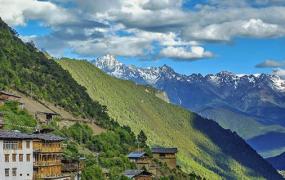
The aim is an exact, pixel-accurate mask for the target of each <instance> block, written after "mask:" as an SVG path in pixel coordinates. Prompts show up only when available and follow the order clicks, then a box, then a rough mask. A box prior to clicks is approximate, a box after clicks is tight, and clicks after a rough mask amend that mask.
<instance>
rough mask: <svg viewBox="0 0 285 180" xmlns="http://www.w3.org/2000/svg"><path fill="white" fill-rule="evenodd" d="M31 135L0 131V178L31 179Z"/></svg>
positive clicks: (6, 179)
mask: <svg viewBox="0 0 285 180" xmlns="http://www.w3.org/2000/svg"><path fill="white" fill-rule="evenodd" d="M32 139H33V138H32V136H30V135H28V134H24V133H20V132H17V131H3V130H1V131H0V171H1V172H0V179H1V180H2V179H3V180H4V179H5V180H9V179H11V180H12V179H13V180H14V179H24V180H32V179H33V140H32Z"/></svg>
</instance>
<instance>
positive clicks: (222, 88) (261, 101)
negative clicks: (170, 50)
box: [92, 55, 285, 157]
mask: <svg viewBox="0 0 285 180" xmlns="http://www.w3.org/2000/svg"><path fill="white" fill-rule="evenodd" d="M92 63H93V64H94V65H95V66H96V67H98V68H100V69H101V70H103V71H104V72H106V73H107V74H109V75H112V76H115V77H117V78H120V79H125V80H131V81H134V82H135V83H138V84H143V85H151V86H153V87H154V88H157V89H159V90H161V91H164V92H165V93H166V94H167V96H168V97H169V100H170V102H171V103H173V104H177V105H180V106H182V107H184V108H187V109H189V110H191V111H194V112H196V113H199V114H200V115H202V116H204V117H207V118H209V119H213V120H215V121H216V122H218V123H219V124H220V125H221V126H222V127H224V128H227V129H228V128H230V129H232V130H233V131H236V132H238V134H240V135H241V136H242V137H243V138H245V139H246V140H249V139H251V138H254V137H257V136H261V135H263V134H266V133H267V132H269V131H272V132H282V133H284V132H285V123H284V121H283V120H284V119H285V103H284V102H285V80H283V79H281V78H280V77H279V76H276V75H269V74H234V73H232V72H228V71H222V72H219V73H216V74H207V75H202V74H199V73H198V74H191V75H183V74H179V73H176V72H175V71H174V70H173V69H172V68H171V67H169V66H167V65H164V66H161V67H149V68H137V67H135V66H128V65H125V64H123V63H121V62H119V61H118V60H117V59H116V58H115V57H114V56H112V55H107V56H103V57H99V58H97V60H95V61H92ZM109 63H111V64H112V66H109ZM209 108H210V110H209ZM221 112H226V113H221ZM240 119H241V121H239V123H243V125H242V126H233V125H234V124H237V122H236V121H237V120H240ZM245 119H246V120H245ZM244 127H246V128H244ZM248 127H251V128H252V129H254V131H253V132H254V133H252V130H251V129H250V128H248ZM261 137H263V138H265V137H264V136H261ZM249 142H250V144H251V145H252V146H253V147H259V146H257V143H260V142H262V140H261V141H258V142H255V141H249ZM264 143H266V142H265V141H264ZM264 145H266V144H264ZM256 150H258V152H259V153H261V154H262V155H263V156H265V157H268V156H273V155H277V154H278V153H281V152H282V151H284V150H285V146H284V147H282V148H280V147H272V149H269V150H266V151H263V150H261V149H256Z"/></svg>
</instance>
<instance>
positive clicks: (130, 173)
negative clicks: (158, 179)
mask: <svg viewBox="0 0 285 180" xmlns="http://www.w3.org/2000/svg"><path fill="white" fill-rule="evenodd" d="M139 175H147V176H150V175H151V173H149V172H147V171H144V170H138V169H131V170H126V171H125V172H124V176H126V177H128V178H134V177H136V176H139Z"/></svg>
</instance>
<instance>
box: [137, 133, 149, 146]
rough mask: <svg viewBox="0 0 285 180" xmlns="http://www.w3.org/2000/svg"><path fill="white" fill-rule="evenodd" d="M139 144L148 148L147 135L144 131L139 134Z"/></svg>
mask: <svg viewBox="0 0 285 180" xmlns="http://www.w3.org/2000/svg"><path fill="white" fill-rule="evenodd" d="M137 139H138V143H139V145H140V146H141V147H145V146H146V141H147V136H146V135H145V133H144V132H143V130H141V131H140V133H139V134H138V137H137Z"/></svg>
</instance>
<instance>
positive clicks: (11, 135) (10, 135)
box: [0, 130, 65, 141]
mask: <svg viewBox="0 0 285 180" xmlns="http://www.w3.org/2000/svg"><path fill="white" fill-rule="evenodd" d="M0 139H40V140H44V141H63V140H65V139H64V138H62V137H60V136H56V135H53V134H26V133H21V132H19V131H5V130H0Z"/></svg>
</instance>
